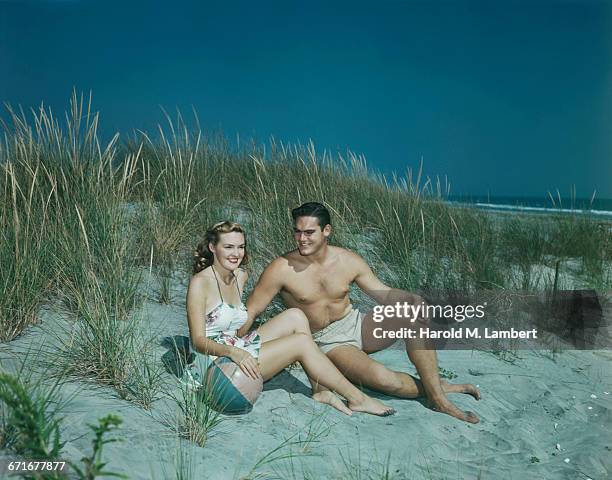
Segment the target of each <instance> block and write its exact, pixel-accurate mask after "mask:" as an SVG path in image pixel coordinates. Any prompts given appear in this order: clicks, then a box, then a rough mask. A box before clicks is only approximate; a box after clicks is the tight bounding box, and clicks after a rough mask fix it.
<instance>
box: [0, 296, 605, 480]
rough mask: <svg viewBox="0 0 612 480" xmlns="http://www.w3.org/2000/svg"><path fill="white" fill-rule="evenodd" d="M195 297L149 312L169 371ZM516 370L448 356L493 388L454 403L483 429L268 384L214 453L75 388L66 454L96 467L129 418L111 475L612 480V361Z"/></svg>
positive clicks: (534, 363)
mask: <svg viewBox="0 0 612 480" xmlns="http://www.w3.org/2000/svg"><path fill="white" fill-rule="evenodd" d="M183 294H184V285H181V284H177V285H175V288H174V290H173V301H174V303H173V304H172V305H169V306H168V305H160V304H157V303H155V302H146V303H145V304H144V307H143V310H142V312H141V313H142V315H143V318H144V319H145V323H144V327H145V328H146V329H148V330H151V331H153V332H156V333H155V336H156V339H157V341H158V343H159V344H160V346H159V347H158V348H156V350H155V352H154V355H155V356H157V357H158V359H161V356H162V355H163V354H165V353H166V352H167V349H166V348H164V347H162V346H161V344H162V343H163V339H164V338H165V337H167V336H168V335H185V334H187V326H186V321H185V314H184V300H183V299H184V296H183ZM42 320H43V321H42V323H41V324H39V325H37V326H34V327H31V328H30V329H29V330H28V331H27V332H26V333H25V334H24V335H22V336H21V337H19V338H18V339H16V340H14V341H13V342H10V343H9V344H4V345H0V361H1V364H0V365H1V367H2V369H3V370H8V371H15V369H16V368H17V367H18V365H19V363H20V362H21V361H22V359H23V358H24V352H25V351H27V350H28V349H32V348H34V349H35V348H37V346H38V345H40V344H41V343H49V341H50V340H49V339H50V338H51V335H50V332H51V331H54V330H57V322H62V321H64V320H62V318H61V317H60V316H59V315H57V313H55V312H54V311H53V309H51V310H49V309H46V310H45V311H44V312H42ZM373 357H374V358H375V359H377V360H379V361H381V362H383V363H384V364H386V365H388V366H390V367H391V368H394V369H396V370H402V371H406V372H410V373H414V372H415V370H414V368H413V367H412V365H411V364H410V362H409V361H408V360H407V357H406V354H405V352H403V351H402V350H401V349H398V348H393V349H388V350H386V351H383V352H380V353H377V354H374V355H373ZM502 357H503V356H501V355H494V354H491V353H487V352H478V351H442V352H439V360H440V366H441V367H443V368H444V369H445V370H446V371H447V372H451V373H452V374H453V375H456V378H454V379H453V380H452V381H453V382H459V383H474V384H477V385H478V386H479V387H480V389H481V392H482V400H481V401H479V402H477V401H475V400H474V399H473V398H471V397H469V396H465V395H452V397H451V398H452V400H453V401H454V402H456V404H457V405H458V406H459V407H460V408H462V409H466V410H468V409H469V410H473V411H474V412H476V413H477V414H478V415H479V416H480V418H481V422H480V423H479V424H478V425H469V424H465V423H462V422H459V421H457V420H455V419H453V418H451V417H449V416H446V415H442V414H439V413H436V412H433V411H431V410H429V409H427V408H426V407H425V406H424V404H423V403H422V401H420V400H401V399H395V398H390V397H387V396H384V395H378V394H373V395H374V396H377V397H378V398H381V399H383V400H384V401H385V402H386V403H388V404H389V405H392V406H393V407H394V408H395V409H396V410H397V414H396V415H395V416H393V417H387V418H379V417H374V416H370V415H365V414H354V415H353V416H352V417H348V416H345V415H343V414H341V413H339V412H337V411H336V410H333V409H332V408H331V407H328V406H325V405H321V404H318V403H316V402H314V401H313V400H312V399H311V398H310V389H309V387H308V383H307V381H306V377H305V376H304V373H303V372H302V371H301V369H299V368H298V369H292V370H290V371H287V370H286V371H285V372H283V373H281V374H280V375H278V376H277V377H275V378H274V379H273V380H271V381H270V382H268V383H267V384H266V385H265V390H264V392H263V393H262V395H261V397H260V398H259V400H258V401H257V403H256V404H255V407H254V409H253V411H252V412H251V413H249V414H246V415H240V416H229V417H226V418H225V419H224V421H223V422H222V423H221V424H220V425H219V426H218V427H216V428H215V429H214V430H213V431H212V433H211V436H210V437H209V438H208V440H207V443H206V444H205V446H204V447H198V446H196V445H195V444H193V443H191V442H189V441H187V440H178V438H177V436H176V434H175V433H174V432H173V430H172V428H170V427H169V426H168V425H167V422H166V421H165V420H167V419H168V418H173V417H174V416H175V415H176V413H177V407H176V405H175V404H174V403H173V402H172V401H171V400H169V399H168V398H162V399H160V400H158V401H156V402H155V403H154V404H153V408H152V409H151V410H150V411H147V410H145V409H143V408H142V407H140V406H138V405H135V404H133V403H130V402H128V401H126V400H122V399H120V398H119V397H118V395H117V394H116V393H115V391H114V390H112V389H111V388H107V387H100V386H96V385H94V384H92V383H86V382H82V381H76V380H75V381H69V382H66V383H65V384H64V385H63V386H62V390H61V393H62V395H63V396H64V397H65V398H68V397H72V400H71V401H70V403H69V404H68V405H67V406H66V407H65V408H64V410H63V412H62V413H63V416H64V422H63V428H62V438H63V440H65V441H66V442H67V443H66V445H65V447H64V449H63V454H62V455H63V457H64V458H68V459H71V460H73V461H78V460H79V459H80V458H81V457H83V456H84V455H86V454H89V453H90V451H91V444H90V443H91V432H90V431H89V430H88V428H87V426H86V424H88V423H95V422H96V420H97V419H98V418H100V417H102V416H104V415H105V414H107V413H116V414H118V415H119V416H120V417H121V418H122V419H123V422H124V423H123V425H122V426H121V428H120V430H118V432H117V433H116V434H115V436H116V437H118V438H120V439H121V441H120V442H117V443H111V444H109V445H106V446H105V447H104V452H103V458H104V460H105V461H107V462H108V466H107V468H108V469H109V470H110V471H114V472H119V473H123V474H126V475H128V476H129V478H133V479H151V478H155V479H162V478H178V477H176V473H175V469H176V466H177V464H180V463H181V462H180V461H179V460H178V459H180V458H184V461H183V462H182V467H181V468H180V469H179V470H182V471H183V474H187V475H186V476H187V478H200V479H239V478H283V479H284V478H296V479H301V478H317V479H319V478H329V479H335V478H339V479H344V478H347V479H348V478H351V479H353V478H393V479H395V478H397V479H401V478H410V479H415V478H416V479H420V478H424V479H438V478H439V479H447V478H452V479H462V478H468V479H469V478H483V479H486V478H494V479H497V478H504V479H505V478H543V479H549V478H550V479H560V478H592V479H604V478H610V476H611V475H612V451H611V449H612V422H611V407H612V395H611V394H612V369H611V368H610V367H611V366H612V352H611V351H610V350H602V351H564V352H562V353H558V354H554V355H553V354H552V353H551V352H549V351H518V352H517V355H516V356H513V355H507V356H505V357H503V358H502ZM26 368H29V367H26ZM164 382H165V384H166V387H165V390H166V394H167V393H169V392H170V391H175V392H177V391H178V389H179V388H180V386H179V384H178V382H177V380H176V378H175V377H173V376H172V375H171V374H170V373H168V372H166V373H165V374H164ZM370 393H371V392H370ZM3 454H4V455H8V453H7V452H3ZM266 455H268V456H266ZM262 459H264V461H263V463H262ZM258 462H259V465H258ZM385 472H388V476H387V477H384V473H385Z"/></svg>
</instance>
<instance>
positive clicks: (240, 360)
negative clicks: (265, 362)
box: [229, 347, 261, 378]
mask: <svg viewBox="0 0 612 480" xmlns="http://www.w3.org/2000/svg"><path fill="white" fill-rule="evenodd" d="M229 357H230V358H231V359H232V361H233V362H234V363H235V364H236V365H238V366H239V367H240V369H241V370H242V371H243V372H244V374H245V375H247V376H249V377H251V378H259V377H261V372H260V371H259V364H258V363H257V360H256V359H255V358H254V357H253V355H251V354H250V353H249V352H247V351H246V350H242V349H241V348H238V347H232V350H231V351H230V354H229Z"/></svg>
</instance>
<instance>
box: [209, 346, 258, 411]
mask: <svg viewBox="0 0 612 480" xmlns="http://www.w3.org/2000/svg"><path fill="white" fill-rule="evenodd" d="M204 388H205V389H206V391H207V401H208V403H209V404H210V405H211V406H212V407H213V408H215V409H216V410H218V411H220V412H223V413H227V414H238V413H248V412H250V411H251V409H252V408H253V405H254V404H255V401H256V400H257V398H258V397H259V394H260V393H261V391H262V390H263V380H262V379H261V377H259V378H251V377H249V376H248V375H246V374H245V373H244V372H243V371H242V370H240V367H239V366H238V365H236V364H235V363H234V362H232V360H230V359H229V358H228V357H219V358H217V359H216V360H215V361H214V362H213V363H211V364H210V366H209V367H208V371H207V373H206V381H205V383H204Z"/></svg>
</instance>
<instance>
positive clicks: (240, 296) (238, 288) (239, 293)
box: [210, 265, 242, 303]
mask: <svg viewBox="0 0 612 480" xmlns="http://www.w3.org/2000/svg"><path fill="white" fill-rule="evenodd" d="M210 268H211V269H212V271H213V275H214V276H215V281H216V282H217V290H219V296H220V297H221V303H225V300H223V294H222V293H221V286H220V285H219V279H218V278H217V272H215V267H213V266H212V265H211V266H210ZM232 275H233V277H234V280H235V281H236V290H238V300H239V301H240V303H242V293H241V292H240V287H239V286H238V279H237V278H236V275H235V274H234V272H232Z"/></svg>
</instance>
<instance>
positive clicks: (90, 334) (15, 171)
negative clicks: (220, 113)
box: [0, 93, 612, 385]
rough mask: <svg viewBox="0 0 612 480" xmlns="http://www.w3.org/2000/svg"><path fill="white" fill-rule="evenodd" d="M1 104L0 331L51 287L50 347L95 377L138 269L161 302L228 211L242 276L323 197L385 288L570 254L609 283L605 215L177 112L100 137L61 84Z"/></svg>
mask: <svg viewBox="0 0 612 480" xmlns="http://www.w3.org/2000/svg"><path fill="white" fill-rule="evenodd" d="M9 114H10V117H11V123H10V125H9V124H4V125H3V127H4V128H3V129H4V135H3V139H4V141H3V142H2V144H1V145H0V166H1V168H2V175H0V192H1V193H0V224H1V225H0V226H1V227H2V231H1V232H0V240H1V242H0V261H1V262H2V265H3V268H2V269H0V285H1V288H2V295H0V326H1V329H0V332H1V333H0V340H2V341H8V340H11V339H12V338H15V337H16V336H17V335H19V334H20V333H21V332H23V331H24V329H26V328H27V326H28V325H30V324H32V323H35V322H36V321H37V313H38V311H39V309H40V306H41V304H42V302H44V301H46V299H47V298H50V297H54V298H58V297H59V298H61V299H62V300H63V304H64V306H65V307H66V309H67V310H68V311H69V312H70V314H71V316H72V318H73V321H74V322H75V323H74V325H75V326H74V332H78V334H77V333H74V335H76V336H74V337H73V342H72V344H71V347H70V348H71V349H70V350H63V353H62V354H63V355H65V356H66V358H71V359H72V360H73V361H74V362H75V363H76V364H78V365H81V366H82V367H83V368H82V371H84V372H97V373H96V374H95V375H94V377H95V378H98V379H99V380H100V381H103V382H105V383H109V384H112V385H115V384H116V385H123V380H122V379H124V378H125V377H126V375H127V372H126V371H125V370H123V369H122V367H120V366H119V365H118V364H119V363H120V362H122V361H125V359H126V358H133V357H137V352H135V351H134V350H135V349H137V348H143V347H142V346H139V347H136V346H135V345H136V344H137V343H138V342H136V337H137V336H138V335H140V333H139V332H138V329H137V328H135V327H133V326H132V324H131V323H130V322H131V318H132V317H133V316H134V314H135V312H137V311H138V310H139V307H140V305H141V302H142V300H143V299H142V289H143V288H142V272H143V271H146V270H148V271H149V272H151V274H154V275H155V277H156V278H157V279H158V280H159V292H158V295H157V298H158V300H160V301H162V302H172V301H173V298H172V296H171V295H170V279H171V278H173V275H176V274H178V275H183V276H185V278H186V277H188V275H189V270H190V265H189V263H190V262H189V260H190V254H191V253H192V250H193V248H194V247H195V245H196V244H197V243H198V242H199V241H200V240H201V238H202V235H203V232H204V229H205V228H206V227H207V226H208V225H209V224H211V223H212V222H214V221H218V220H221V219H224V218H230V219H233V220H238V221H240V222H243V223H245V224H246V226H247V229H248V240H249V248H250V252H249V253H250V255H251V259H252V263H251V264H250V266H249V269H250V270H251V282H252V281H254V280H255V279H256V278H257V277H258V276H259V274H260V273H261V271H262V270H263V268H265V266H266V265H267V263H268V262H269V261H270V260H272V259H273V258H274V257H275V256H277V255H280V254H282V253H283V252H285V251H287V250H290V249H292V248H293V240H292V229H291V226H292V225H291V218H290V210H291V209H292V208H293V207H295V206H297V205H298V204H300V203H302V202H305V201H322V202H324V203H325V204H326V205H327V206H328V207H329V209H330V210H331V212H332V216H333V220H332V223H333V227H334V229H333V235H332V242H333V243H335V244H337V245H341V246H346V247H349V248H353V249H356V250H358V251H360V252H362V254H363V255H365V256H366V260H367V261H368V262H369V263H370V264H371V265H372V267H373V268H374V270H375V271H376V272H378V273H380V274H381V276H383V277H384V278H387V279H388V281H389V282H392V283H393V285H394V286H397V287H400V288H407V289H411V290H415V289H425V290H426V289H461V290H467V291H471V290H475V289H502V290H503V289H514V288H527V289H547V288H551V285H550V284H548V283H546V281H539V280H537V275H535V273H534V272H536V271H538V269H539V268H540V267H541V266H542V265H548V266H549V267H550V266H551V265H556V262H559V261H560V262H561V267H560V270H561V271H564V270H563V269H564V268H565V264H566V263H568V264H569V263H571V262H578V263H579V264H580V272H579V276H581V278H582V281H583V283H584V284H587V285H589V286H591V287H594V288H597V289H600V290H609V289H610V286H611V283H610V264H611V263H610V262H612V245H611V243H610V223H606V222H602V221H594V220H592V219H589V218H586V217H577V216H572V215H563V216H561V215H559V216H547V217H534V216H524V215H514V216H506V217H504V218H512V219H513V220H511V221H507V220H500V219H499V218H497V217H494V216H492V215H491V214H485V213H483V212H479V211H476V210H473V209H466V208H457V207H452V206H450V205H449V204H447V203H446V202H445V201H444V199H445V197H446V195H447V194H448V193H449V189H450V187H449V186H448V183H447V182H444V183H442V182H440V181H437V180H431V179H428V178H426V177H425V176H424V174H423V170H422V165H421V166H419V168H418V169H417V170H415V171H412V170H407V171H406V172H405V173H404V174H402V175H399V174H398V175H396V176H392V177H390V178H389V177H385V176H382V175H380V174H376V173H375V172H373V171H372V170H371V169H369V168H368V166H367V163H366V160H365V158H363V157H362V156H359V155H355V154H353V153H351V152H348V153H347V154H344V155H339V156H333V155H332V154H330V153H329V152H327V151H323V152H320V151H317V149H316V148H315V146H314V143H313V142H309V143H307V144H305V145H303V144H294V145H289V144H285V143H283V142H279V141H276V140H274V139H272V140H271V141H270V142H269V143H267V144H266V145H262V144H257V143H255V142H251V143H247V144H242V145H240V146H233V145H230V143H229V142H228V140H227V139H226V138H224V137H223V136H222V135H219V134H213V135H208V134H205V133H204V132H203V131H202V130H201V128H200V127H199V122H198V121H197V119H196V121H195V126H193V127H192V126H190V125H188V124H187V122H186V121H185V120H184V119H183V118H182V117H181V116H180V115H179V116H178V118H177V120H176V121H171V120H170V118H169V117H168V120H167V122H166V125H165V126H163V127H162V126H160V128H159V130H158V132H155V134H148V133H146V132H140V133H139V134H138V135H137V136H135V137H133V138H130V139H126V141H125V142H124V143H120V138H119V136H118V135H115V136H113V137H112V138H111V139H110V140H109V141H108V142H107V143H105V144H103V143H102V142H101V141H100V139H99V136H98V125H99V119H98V115H97V113H94V112H93V110H92V106H91V96H90V97H89V98H84V97H83V96H80V97H79V96H77V95H76V93H75V94H74V95H73V97H72V100H71V103H70V109H69V111H68V113H67V114H66V118H65V120H63V121H61V122H60V121H59V120H58V118H57V117H55V116H54V114H53V113H52V112H51V111H50V110H48V109H45V108H42V107H41V108H40V109H38V110H35V111H32V112H30V113H29V114H26V113H25V112H23V111H21V110H11V109H9ZM177 272H178V273H177ZM517 272H518V273H517ZM549 283H550V282H549ZM116 332H122V334H123V336H126V338H122V339H117V338H116V337H117V335H113V333H116ZM123 350H126V351H123ZM100 351H103V352H106V353H104V354H100V353H99V352H100ZM87 362H89V363H87ZM109 372H110V373H109ZM113 372H114V373H113ZM113 378H114V380H113Z"/></svg>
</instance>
